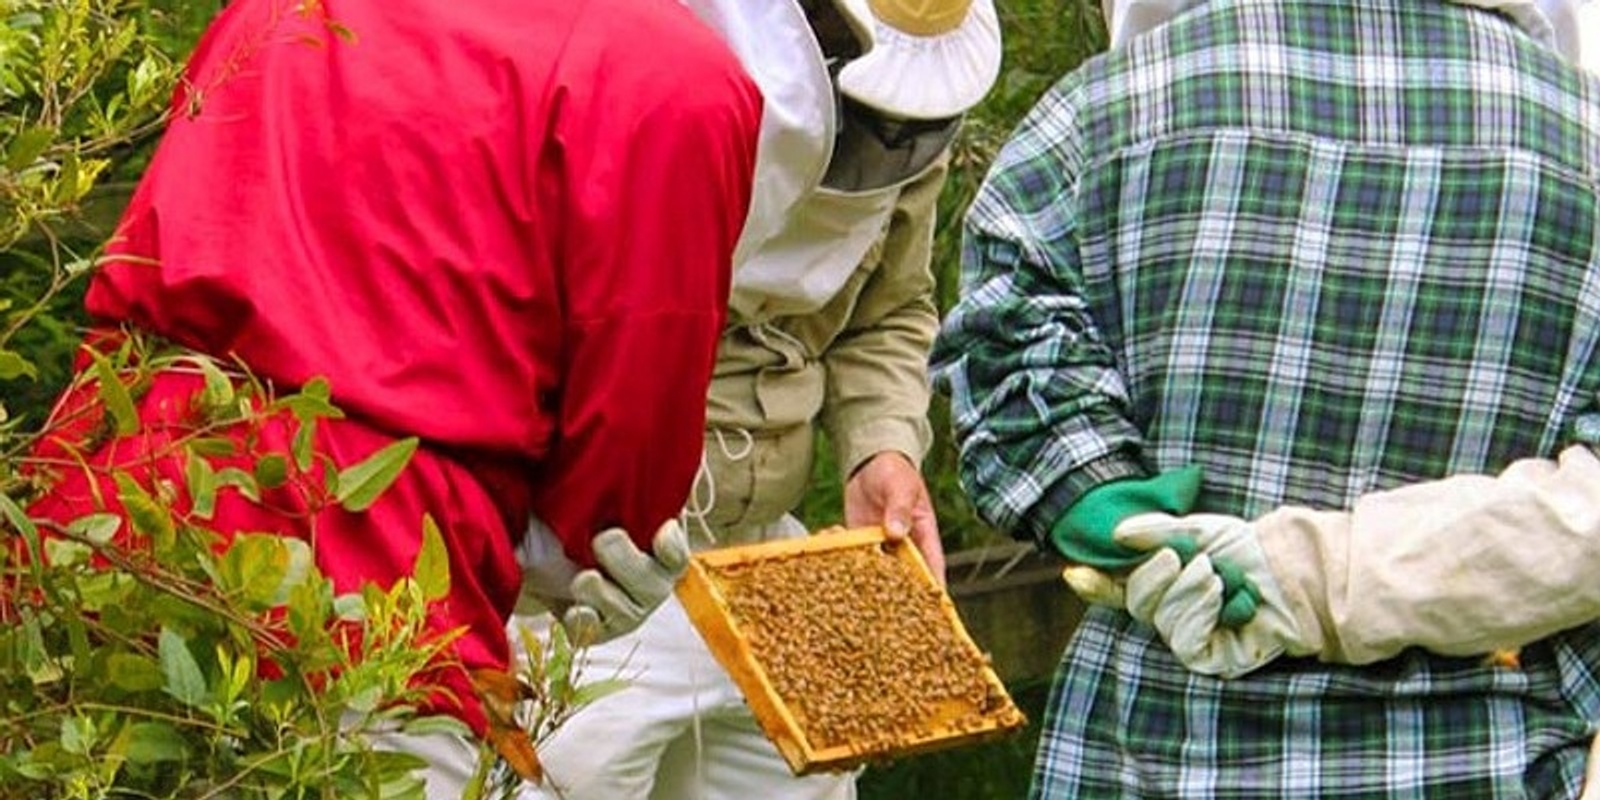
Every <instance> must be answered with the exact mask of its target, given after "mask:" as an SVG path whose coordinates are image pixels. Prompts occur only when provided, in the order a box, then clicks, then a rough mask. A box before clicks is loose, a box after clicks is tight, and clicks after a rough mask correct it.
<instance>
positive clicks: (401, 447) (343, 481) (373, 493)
mask: <svg viewBox="0 0 1600 800" xmlns="http://www.w3.org/2000/svg"><path fill="white" fill-rule="evenodd" d="M416 451H417V438H416V437H414V436H413V437H410V438H407V439H401V440H399V441H397V442H392V443H390V444H389V445H387V446H385V447H383V448H381V449H380V450H378V452H376V453H373V454H372V455H371V456H368V457H367V458H366V460H364V461H362V462H361V463H359V464H356V465H354V466H351V467H347V468H345V469H343V470H340V471H339V489H338V491H337V492H336V493H335V494H334V499H335V500H337V501H338V503H339V505H340V506H342V507H343V508H344V509H345V510H346V511H365V510H366V509H367V508H368V507H369V506H371V505H372V503H373V502H374V501H375V500H377V499H378V495H380V494H382V493H383V490H385V489H387V488H389V485H390V484H391V483H394V479H395V478H396V477H398V476H399V475H400V471H401V470H402V469H405V466H406V464H407V463H409V462H410V461H411V456H412V454H413V453H415V452H416Z"/></svg>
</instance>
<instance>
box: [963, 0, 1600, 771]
mask: <svg viewBox="0 0 1600 800" xmlns="http://www.w3.org/2000/svg"><path fill="white" fill-rule="evenodd" d="M1597 171H1600V84H1597V83H1596V82H1595V81H1593V80H1591V79H1590V78H1588V77H1586V75H1585V74H1584V73H1581V72H1579V71H1578V70H1577V69H1576V68H1575V67H1572V66H1570V65H1568V64H1566V63H1565V62H1564V61H1562V60H1561V59H1560V57H1559V56H1558V55H1557V54H1555V53H1553V52H1550V51H1547V50H1545V49H1543V48H1542V47H1540V46H1539V45H1538V44H1536V43H1535V42H1534V41H1533V40H1531V39H1530V38H1529V37H1527V36H1525V35H1524V34H1522V33H1521V32H1520V31H1518V30H1517V29H1515V28H1513V27H1512V26H1511V25H1510V24H1509V23H1508V22H1507V21H1505V20H1503V19H1502V18H1500V17H1497V16H1495V15H1492V14H1489V13H1486V12H1482V11H1478V10H1475V9H1468V8H1463V7H1458V6H1452V5H1448V4H1446V3H1444V2H1438V1H1437V0H1436V1H1434V2H1426V1H1425V0H1294V2H1291V3H1284V4H1280V3H1277V2H1272V0H1213V2H1211V3H1209V4H1207V5H1205V6H1202V7H1200V8H1198V9H1195V10H1194V11H1192V12H1190V13H1187V14H1185V15H1183V16H1181V17H1179V18H1178V19H1176V20H1175V21H1173V22H1172V23H1171V24H1169V25H1167V26H1165V27H1163V28H1161V29H1158V30H1157V31H1154V32H1152V33H1151V34H1149V35H1147V36H1144V37H1142V38H1140V39H1138V40H1136V41H1134V42H1133V43H1132V44H1131V45H1130V46H1128V47H1127V48H1125V49H1123V50H1120V51H1118V52H1115V53H1111V54H1108V55H1104V56H1101V57H1099V58H1096V59H1094V60H1092V61H1090V62H1088V63H1087V64H1085V65H1084V66H1083V67H1082V68H1080V69H1079V70H1077V71H1076V72H1074V73H1073V74H1071V75H1069V76H1068V77H1067V78H1065V79H1064V80H1063V81H1062V82H1061V83H1060V84H1058V85H1057V86H1056V87H1055V88H1054V89H1053V90H1052V91H1051V92H1050V93H1049V94H1048V95H1047V96H1046V97H1045V98H1044V99H1043V100H1042V101H1041V102H1040V104H1039V106H1038V107H1037V108H1036V109H1035V110H1034V111H1033V112H1032V114H1031V115H1030V116H1029V117H1028V119H1026V120H1025V121H1024V123H1023V124H1022V126H1021V128H1020V129H1019V130H1018V131H1017V133H1016V134H1015V136H1014V137H1013V138H1012V140H1011V142H1010V143H1009V144H1008V146H1007V147H1006V149H1005V150H1004V151H1003V152H1002V153H1001V155H1000V158H999V159H998V161H997V162H996V164H995V166H994V168H993V171H992V172H991V174H990V175H989V178H988V180H987V182H986V184H985V186H984V189H983V190H982V192H981V193H980V195H979V197H978V199H977V200H976V201H975V203H974V205H973V207H972V209H971V210H970V212H969V215H968V218H967V239H966V244H965V251H964V284H965V286H964V295H963V297H964V299H963V300H962V301H961V302H960V303H959V304H958V306H957V307H956V308H955V309H954V310H953V311H952V313H951V314H950V315H949V316H948V318H947V320H946V322H945V327H944V330H943V332H942V333H941V336H940V339H939V342H938V345H937V347H936V350H935V354H934V359H935V375H936V379H937V380H938V381H939V383H940V385H941V388H943V389H944V390H945V391H948V392H949V393H950V395H951V399H952V404H953V417H954V424H955V428H956V433H957V437H958V439H959V441H960V442H961V447H962V471H963V480H964V483H965V485H966V488H967V490H968V492H969V494H970V495H971V497H972V499H973V501H974V503H975V504H976V505H977V507H978V508H979V509H980V511H981V512H982V513H983V514H984V515H985V516H986V517H987V518H988V519H989V520H990V521H991V522H993V523H994V524H996V525H997V526H1000V527H1002V528H1004V529H1007V530H1011V531H1013V532H1014V533H1015V534H1017V535H1018V536H1033V537H1041V536H1043V535H1044V533H1045V532H1047V531H1048V529H1049V526H1050V524H1051V523H1052V522H1054V521H1055V519H1056V518H1057V517H1058V516H1059V515H1060V514H1061V512H1062V511H1063V510H1064V509H1065V508H1066V507H1067V506H1068V505H1070V504H1071V502H1072V501H1074V500H1075V499H1077V498H1078V497H1079V496H1081V495H1082V493H1083V492H1084V491H1086V490H1087V489H1089V488H1092V487H1093V486H1095V485H1097V484H1099V483H1102V482H1104V481H1106V480H1108V479H1112V478H1116V477H1121V476H1127V475H1142V474H1148V473H1149V472H1151V471H1154V470H1162V469H1170V468H1174V467H1179V466H1182V465H1185V464H1190V463H1196V464H1200V465H1202V466H1203V467H1204V468H1205V471H1206V483H1205V491H1204V492H1203V495H1202V500H1201V506H1202V508H1201V510H1207V511H1217V512H1224V513H1233V514H1239V515H1245V516H1254V515H1257V514H1260V513H1262V512H1265V511H1267V510H1269V509H1271V508H1273V507H1276V506H1278V505H1280V504H1285V503H1289V504H1298V505H1308V506H1314V507H1323V508H1339V507H1347V506H1348V505H1349V503H1350V502H1351V501H1352V500H1353V499H1354V498H1355V497H1357V496H1358V495H1360V494H1362V493H1364V492H1369V491H1372V490H1375V489H1381V488H1388V487H1393V486H1396V485H1399V484H1403V483H1407V482H1411V481H1416V480H1419V479H1426V478H1433V477H1439V476H1443V475H1447V474H1450V473H1455V472H1463V471H1473V472H1494V471H1498V470H1499V469H1500V468H1502V467H1504V466H1505V465H1506V464H1508V463H1509V462H1510V461H1512V460H1513V459H1516V458H1519V457H1525V456H1532V455H1549V454H1551V453H1553V452H1554V450H1555V449H1556V447H1557V446H1558V445H1560V444H1561V443H1562V442H1563V441H1564V440H1566V439H1568V438H1569V437H1570V436H1571V435H1572V426H1573V422H1574V420H1575V419H1576V418H1577V417H1578V416H1579V415H1581V414H1585V413H1587V412H1592V411H1595V407H1596V404H1597V390H1600V347H1597V345H1600V270H1596V269H1595V266H1596V264H1597V262H1600V258H1597V248H1596V236H1597V227H1600V226H1597V216H1596V215H1597V211H1600V204H1597V197H1600V190H1597V175H1596V173H1597ZM1596 579H1597V580H1600V576H1596ZM1522 661H1523V667H1522V669H1520V670H1508V669H1497V668H1490V667H1487V666H1485V665H1483V664H1482V663H1481V662H1480V661H1479V660H1477V659H1445V658H1439V657H1434V656H1429V655H1427V654H1424V653H1420V652H1410V653H1408V654H1406V655H1404V656H1402V657H1401V658H1397V659H1394V660H1392V661H1388V662H1385V663H1382V664H1378V665H1374V666H1370V667H1367V668H1361V669H1357V668H1348V667H1330V666H1326V665H1320V664H1317V663H1314V662H1309V661H1297V660H1281V661H1279V662H1276V663H1275V664H1273V665H1271V666H1269V667H1268V668H1266V669H1264V670H1262V671H1260V672H1257V673H1254V674H1252V675H1250V676H1248V677H1246V678H1243V679H1238V680H1233V681H1227V682H1223V681H1217V680H1214V679H1210V678H1206V677H1203V676H1198V675H1194V674H1191V673H1189V672H1188V671H1186V670H1185V669H1184V668H1183V667H1182V666H1181V665H1180V664H1179V663H1178V662H1177V661H1176V660H1174V658H1173V657H1172V655H1171V653H1170V652H1169V651H1168V650H1167V649H1166V648H1165V646H1164V645H1162V643H1161V641H1160V639H1159V638H1158V637H1156V636H1155V634H1154V632H1153V631H1152V630H1150V629H1149V628H1147V627H1144V626H1143V625H1140V624H1138V623H1136V622H1134V621H1133V620H1131V619H1130V618H1129V617H1127V616H1126V615H1125V614H1122V613H1121V612H1116V611H1111V610H1107V609H1096V610H1094V611H1092V612H1091V613H1090V614H1089V616H1088V617H1087V619H1086V620H1085V621H1084V623H1083V624H1082V627H1081V628H1080V630H1079V632H1078V633H1077V636H1076V638H1075V640H1074V642H1073V644H1072V646H1071V647H1070V648H1069V649H1068V652H1067V655H1066V658H1065V660H1064V662H1063V665H1062V671H1061V672H1060V673H1059V675H1058V676H1057V684H1056V691H1055V693H1054V696H1053V698H1052V700H1051V706H1050V709H1049V711H1048V713H1047V716H1046V720H1045V725H1046V730H1045V734H1044V738H1043V740H1042V742H1041V751H1040V760H1039V764H1038V773H1037V774H1036V776H1035V787H1034V791H1035V794H1036V795H1037V796H1041V797H1050V798H1065V797H1089V798H1102V797H1182V798H1200V797H1225V798H1248V797H1261V798H1269V797H1270V798H1278V797H1351V798H1355V797H1360V798H1376V797H1407V798H1414V797H1440V798H1513V797H1515V798H1522V797H1551V796H1556V797H1571V796H1574V795H1575V794H1576V792H1577V787H1578V784H1579V781H1580V778H1581V775H1582V768H1583V762H1584V755H1585V750H1586V747H1587V741H1586V740H1587V737H1588V736H1589V735H1590V734H1591V733H1592V731H1593V729H1594V726H1593V725H1592V724H1591V722H1589V721H1590V720H1596V719H1600V627H1594V628H1583V629H1579V630H1576V631H1571V632H1568V633H1566V634H1563V635H1561V636H1557V637H1554V638H1552V639H1550V640H1546V641H1544V642H1541V643H1539V644H1537V645H1535V646H1532V647H1529V648H1527V649H1525V650H1524V651H1523V654H1522Z"/></svg>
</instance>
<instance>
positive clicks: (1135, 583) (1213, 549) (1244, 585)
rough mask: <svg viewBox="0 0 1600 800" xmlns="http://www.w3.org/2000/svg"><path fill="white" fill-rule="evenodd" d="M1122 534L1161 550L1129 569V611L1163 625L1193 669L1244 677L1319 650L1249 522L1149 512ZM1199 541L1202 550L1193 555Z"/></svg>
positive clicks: (1119, 532) (1129, 542)
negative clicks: (1285, 657)
mask: <svg viewBox="0 0 1600 800" xmlns="http://www.w3.org/2000/svg"><path fill="white" fill-rule="evenodd" d="M1115 541H1116V542H1117V543H1119V544H1122V545H1124V546H1127V547H1132V548H1135V549H1139V550H1155V551H1156V552H1155V554H1154V555H1152V556H1151V557H1150V558H1149V559H1148V560H1147V561H1145V563H1143V564H1142V565H1140V566H1139V567H1138V568H1137V569H1135V570H1134V571H1133V573H1132V574H1130V575H1129V576H1128V579H1127V583H1126V587H1125V592H1126V603H1127V609H1128V613H1129V614H1131V615H1133V617H1134V618H1135V619H1138V620H1139V621H1141V622H1144V623H1145V624H1147V625H1150V626H1151V627H1153V628H1155V629H1156V631H1157V632H1159V633H1160V634H1161V638H1162V639H1163V640H1164V641H1165V642H1166V643H1167V646H1168V647H1169V648H1171V649H1172V653H1173V655H1174V656H1176V657H1177V659H1178V660H1179V661H1181V662H1183V664H1184V665H1185V666H1187V667H1188V668H1189V669H1191V670H1194V671H1195V672H1199V673H1202V674H1205V675H1216V676H1220V677H1223V678H1236V677H1239V676H1240V675H1244V674H1246V673H1248V672H1251V671H1253V670H1255V669H1258V668H1260V667H1261V666H1263V665H1265V664H1266V663H1268V662H1270V661H1272V660H1273V659H1275V658H1277V657H1278V656H1280V655H1283V654H1285V653H1288V654H1290V655H1305V654H1306V653H1308V652H1314V648H1312V647H1310V645H1309V644H1308V643H1307V642H1306V641H1305V638H1304V637H1303V636H1302V635H1301V631H1300V628H1299V624H1298V622H1297V621H1296V619H1295V616H1294V613H1293V611H1292V610H1291V609H1290V608H1289V607H1288V600H1287V598H1286V597H1285V595H1284V592H1283V589H1282V588H1280V587H1279V585H1278V580H1277V578H1276V576H1275V575H1274V574H1273V572H1272V567H1271V566H1270V564H1269V563H1268V560H1267V554H1266V552H1265V550H1263V549H1262V546H1261V543H1260V541H1259V539H1258V538H1257V535H1256V532H1255V530H1254V529H1253V528H1252V527H1251V525H1250V523H1249V522H1246V521H1245V520H1242V519H1239V518H1237V517H1229V516H1223V515H1220V514H1194V515H1191V516H1187V517H1173V516H1170V515H1167V514H1145V515H1141V516H1138V517H1133V518H1130V519H1128V520H1127V521H1125V522H1123V523H1122V524H1121V525H1118V526H1117V529H1116V533H1115ZM1174 541H1181V542H1183V544H1182V546H1180V547H1173V542H1174ZM1191 547H1194V548H1198V550H1199V552H1198V553H1197V554H1196V555H1194V556H1193V557H1191V558H1189V559H1188V560H1187V562H1185V559H1184V558H1183V553H1184V552H1186V551H1188V550H1189V549H1190V548H1191ZM1230 586H1232V587H1235V588H1234V589H1233V590H1232V591H1231V593H1230V588H1229V587H1230Z"/></svg>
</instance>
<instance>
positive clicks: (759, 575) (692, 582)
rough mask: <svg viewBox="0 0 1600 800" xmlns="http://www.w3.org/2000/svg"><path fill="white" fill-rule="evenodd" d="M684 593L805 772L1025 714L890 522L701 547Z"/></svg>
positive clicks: (986, 734)
mask: <svg viewBox="0 0 1600 800" xmlns="http://www.w3.org/2000/svg"><path fill="white" fill-rule="evenodd" d="M677 593H678V598H679V600H681V601H682V602H683V606H684V609H685V610H686V611H687V612H688V615H689V619H690V620H691V621H692V622H693V623H694V625H695V627H696V628H697V629H698V630H699V631H700V635H701V636H702V637H704V638H705V641H706V644H707V645H708V646H709V648H710V650H711V652H712V654H713V655H715V656H716V658H717V660H718V661H719V662H720V663H721V664H722V666H723V667H724V668H725V669H727V670H728V673H729V674H730V675H731V676H732V677H733V680H734V682H735V684H737V685H738V687H739V689H740V691H741V692H743V694H744V697H745V700H746V701H747V702H748V703H749V704H750V709H751V711H752V712H753V713H754V715H755V718H756V721H757V722H758V723H760V725H761V728H762V730H763V731H764V732H765V733H766V735H767V737H768V738H769V739H771V740H772V742H773V743H774V744H775V745H777V748H778V751H779V752H781V753H782V754H783V757H784V758H785V759H786V760H787V761H788V762H789V766H790V768H791V769H793V770H794V772H795V774H797V775H804V774H808V773H812V772H826V771H838V770H845V769H851V768H854V767H857V766H860V765H861V764H864V763H867V762H872V761H882V760H886V759H892V758H897V757H900V756H905V755H910V754H913V753H919V752H925V751H928V750H935V749H939V748H944V747H952V746H956V745H961V744H969V743H973V742H976V741H980V740H984V739H989V738H994V737H998V736H1001V735H1004V734H1006V733H1009V732H1012V731H1015V730H1017V729H1019V728H1021V727H1022V726H1023V725H1025V724H1026V722H1027V720H1026V718H1025V717H1024V716H1023V714H1022V712H1021V711H1019V710H1018V709H1017V707H1016V705H1015V704H1014V703H1013V702H1012V700H1011V696H1010V695H1009V694H1008V693H1007V692H1006V688H1005V685H1004V684H1003V683H1001V681H1000V678H999V676H997V675H996V674H995V671H994V669H993V668H992V667H991V665H990V663H989V659H988V657H987V656H985V655H984V654H983V652H982V651H980V650H979V649H978V647H977V645H976V644H974V643H973V641H972V638H971V637H970V636H968V634H967V631H966V628H965V627H964V626H963V625H962V623H961V618H960V616H958V615H957V613H956V608H955V604H954V603H953V602H951V600H950V597H949V595H947V594H946V593H945V591H944V590H943V589H942V588H941V587H940V586H939V585H938V583H937V582H935V580H934V579H933V576H932V574H931V573H930V572H929V571H928V568H927V566H926V565H925V564H924V563H923V561H922V557H921V556H920V555H919V554H918V553H917V551H916V548H915V547H913V546H912V545H911V544H910V542H909V541H906V540H897V541H892V542H891V541H889V540H887V539H886V538H885V536H884V532H883V530H882V529H881V528H858V529H852V530H840V531H838V532H831V531H830V532H824V533H821V534H818V535H815V536H810V537H806V538H803V539H789V540H783V541H776V542H767V543H763V544H756V545H748V546H743V547H734V548H727V549H722V550H713V551H708V552H704V553H697V554H696V555H695V556H694V558H693V560H692V561H691V562H690V565H689V569H688V572H687V573H686V574H685V576H684V579H683V580H682V581H680V582H679V584H678V587H677Z"/></svg>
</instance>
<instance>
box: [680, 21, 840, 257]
mask: <svg viewBox="0 0 1600 800" xmlns="http://www.w3.org/2000/svg"><path fill="white" fill-rule="evenodd" d="M682 2H683V4H684V5H685V6H687V7H688V8H689V9H690V10H691V11H693V12H694V14H695V16H697V17H699V18H700V19H701V21H703V22H705V23H706V25H707V26H708V27H710V28H712V29H713V30H715V31H717V33H718V34H720V35H721V37H722V40H723V41H724V42H726V43H727V45H728V48H729V49H730V50H732V51H733V52H734V54H735V55H737V56H738V57H739V62H740V63H741V64H743V65H744V68H745V71H746V72H748V73H749V74H750V77H751V79H753V80H754V81H755V82H756V85H757V86H759V87H760V88H761V96H762V109H761V132H760V139H759V141H758V143H757V145H756V167H755V175H756V178H755V187H754V191H753V193H752V195H751V197H750V210H749V212H748V213H747V214H746V216H745V225H744V229H743V230H742V231H741V232H740V235H739V243H738V245H737V246H736V247H735V249H734V264H735V265H740V264H743V263H744V262H745V261H747V260H748V259H749V257H750V254H751V253H753V252H755V251H756V250H757V249H759V248H760V246H761V244H762V243H763V242H765V241H766V240H767V239H768V238H770V237H771V236H773V235H774V234H776V233H777V231H778V229H779V227H780V226H781V225H782V224H783V222H784V221H785V220H786V219H788V217H789V212H790V210H791V209H792V208H793V207H794V206H795V204H797V203H799V202H800V200H801V198H803V197H805V196H806V195H807V194H809V193H810V192H811V190H812V188H813V187H815V186H816V185H817V184H818V183H819V182H820V181H821V180H822V175H823V173H824V172H825V171H826V170H827V167H828V154H829V152H830V151H831V149H832V147H833V137H834V132H835V130H836V128H835V125H836V122H835V119H834V97H833V82H832V80H831V79H830V78H829V76H828V67H827V64H826V63H825V62H824V61H823V56H822V49H821V47H820V46H819V45H818V44H817V40H816V37H815V36H814V35H813V34H812V32H811V25H810V23H808V22H807V21H806V16H805V13H804V11H802V10H801V8H800V6H799V4H797V3H795V2H793V0H779V1H778V2H772V1H771V0H768V1H767V2H754V1H752V0H682ZM735 280H736V281H737V280H738V276H737V274H736V275H735Z"/></svg>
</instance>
